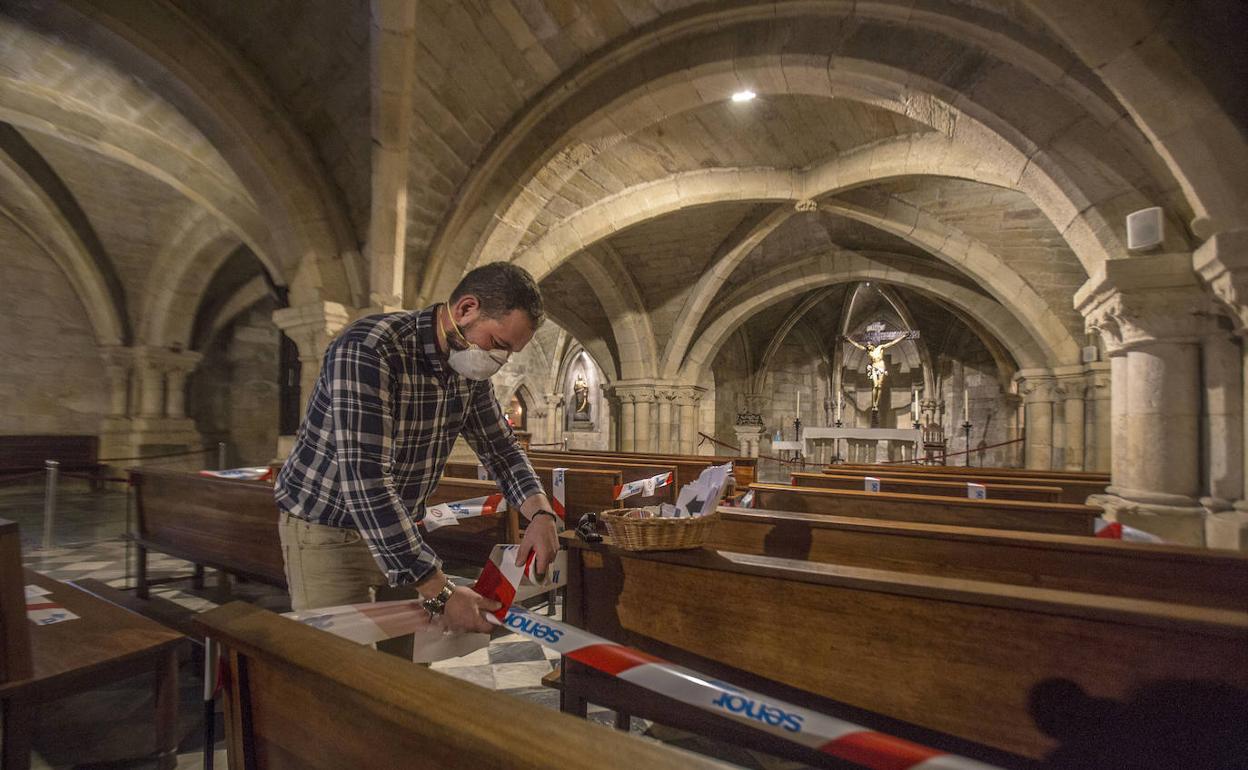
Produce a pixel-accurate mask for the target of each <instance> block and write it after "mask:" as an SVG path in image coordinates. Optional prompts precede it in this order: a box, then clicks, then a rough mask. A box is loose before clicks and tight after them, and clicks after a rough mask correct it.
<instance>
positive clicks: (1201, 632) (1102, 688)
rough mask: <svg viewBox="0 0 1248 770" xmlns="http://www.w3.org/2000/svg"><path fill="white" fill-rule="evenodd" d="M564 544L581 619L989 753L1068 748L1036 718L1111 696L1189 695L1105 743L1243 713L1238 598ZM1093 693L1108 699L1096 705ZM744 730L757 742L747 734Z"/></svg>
mask: <svg viewBox="0 0 1248 770" xmlns="http://www.w3.org/2000/svg"><path fill="white" fill-rule="evenodd" d="M567 542H568V544H569V564H568V567H569V581H570V582H569V585H568V603H567V608H566V617H567V619H568V620H569V621H570V622H571V623H572V624H573V625H575V626H578V627H580V628H583V629H585V630H587V631H589V632H591V633H594V634H597V635H599V636H602V637H605V638H607V639H610V640H612V641H615V642H619V643H622V644H628V645H632V646H635V647H638V648H640V649H642V650H643V651H645V652H648V653H651V654H653V655H657V656H660V657H663V658H666V659H669V660H672V661H674V662H676V663H680V664H683V665H687V666H689V667H691V668H693V669H695V670H697V671H699V672H701V673H703V674H706V675H709V676H712V677H715V678H718V679H721V680H724V681H727V682H730V683H732V684H734V685H737V686H742V687H748V688H751V689H756V690H759V691H761V692H763V693H766V694H769V695H772V696H774V697H778V698H783V699H785V700H788V701H790V702H793V703H796V704H797V705H800V706H805V707H808V708H811V709H814V710H816V711H820V712H823V713H828V714H831V715H833V716H840V717H843V718H849V719H851V720H852V721H856V722H859V723H862V724H866V725H867V726H870V727H873V728H875V729H880V730H883V731H885V732H890V733H894V734H898V735H900V736H901V737H906V738H911V739H912V740H917V741H919V742H921V743H926V744H929V745H934V746H936V747H938V748H943V749H946V750H953V751H957V752H959V753H964V754H972V755H974V756H976V757H977V758H981V759H986V760H988V761H996V760H999V759H1000V758H1001V755H1000V754H996V755H994V754H993V752H1008V753H1009V754H1012V755H1017V756H1022V757H1027V758H1040V757H1043V756H1044V755H1046V754H1047V753H1048V752H1050V751H1052V750H1054V749H1055V748H1056V747H1057V746H1058V741H1057V740H1054V738H1053V737H1051V736H1049V735H1046V734H1045V732H1044V727H1043V726H1048V727H1050V729H1056V728H1058V727H1060V726H1061V725H1074V726H1076V729H1083V730H1085V731H1087V732H1089V733H1091V732H1092V731H1094V730H1095V729H1096V728H1097V727H1098V725H1097V724H1096V722H1097V721H1098V720H1099V719H1102V718H1103V717H1104V715H1105V714H1107V713H1113V712H1111V711H1110V710H1109V708H1107V706H1108V703H1107V702H1106V701H1112V702H1118V701H1126V702H1128V704H1129V703H1130V702H1132V701H1133V699H1135V698H1137V697H1147V696H1148V695H1149V694H1150V693H1152V692H1154V691H1155V690H1156V688H1163V689H1164V688H1167V687H1169V688H1172V689H1176V690H1177V691H1178V692H1179V693H1180V694H1181V695H1182V696H1184V697H1182V698H1179V699H1177V700H1176V702H1175V703H1174V704H1173V706H1172V709H1173V713H1167V714H1165V715H1164V721H1162V722H1161V723H1158V724H1153V723H1149V724H1138V725H1123V726H1121V729H1120V730H1119V731H1118V732H1113V731H1109V732H1107V733H1106V734H1105V735H1104V737H1103V738H1104V740H1105V741H1108V742H1109V743H1108V744H1106V745H1105V746H1101V747H1100V748H1108V749H1109V750H1110V751H1114V750H1116V749H1118V748H1119V744H1121V746H1120V747H1121V749H1122V750H1124V751H1125V750H1130V749H1131V748H1132V747H1133V746H1134V745H1137V744H1140V743H1142V742H1145V738H1146V737H1147V738H1148V739H1149V740H1148V741H1147V745H1148V747H1149V749H1151V750H1158V749H1159V747H1165V741H1164V738H1165V737H1167V736H1158V735H1157V734H1156V733H1157V732H1158V731H1159V730H1165V731H1167V733H1168V735H1173V736H1175V739H1176V740H1178V741H1179V742H1181V743H1183V746H1182V747H1180V748H1182V749H1185V750H1188V751H1190V750H1191V746H1190V745H1188V744H1187V743H1186V739H1188V738H1189V736H1194V735H1204V733H1201V730H1202V729H1208V725H1206V720H1215V721H1218V722H1219V723H1220V724H1221V725H1226V724H1232V725H1234V724H1238V720H1239V719H1240V718H1241V716H1242V715H1239V714H1236V715H1235V716H1232V717H1226V716H1225V713H1224V712H1225V710H1226V709H1228V708H1231V709H1233V708H1235V707H1236V703H1237V702H1238V701H1236V700H1235V698H1234V697H1231V699H1230V700H1231V702H1230V703H1229V704H1228V703H1227V702H1225V701H1224V700H1223V699H1224V698H1225V697H1226V694H1225V693H1222V692H1218V691H1217V688H1218V687H1229V688H1233V693H1238V694H1241V695H1242V693H1244V691H1245V690H1248V613H1245V612H1242V611H1239V612H1236V611H1230V610H1221V609H1209V608H1195V607H1188V606H1183V605H1176V604H1166V603H1161V602H1149V601H1142V600H1138V599H1122V598H1116V597H1105V596H1097V595H1091V594H1081V593H1074V592H1067V591H1055V590H1051V589H1041V588H1022V587H1019V586H1013V585H1004V584H1000V583H986V582H980V581H971V580H956V579H949V578H939V577H932V576H929V575H916V574H904V573H899V572H894V571H887V570H871V569H863V568H859V567H845V566H839V565H829V564H815V563H811V562H805V561H795V560H786V559H775V558H771V557H766V556H751V555H744V554H732V553H729V552H715V551H710V550H695V551H680V552H666V553H662V552H645V553H637V552H625V551H620V550H618V549H614V548H611V547H609V546H608V545H607V544H602V545H589V544H585V543H582V542H578V541H576V540H575V539H574V538H568V539H567ZM563 679H564V681H563V687H564V699H565V708H566V710H569V711H573V712H579V711H581V710H582V709H583V707H584V703H585V701H586V700H587V699H588V700H592V701H593V702H595V703H598V704H600V705H603V706H606V707H608V708H614V709H617V710H620V711H623V712H625V713H629V714H633V715H636V716H641V717H644V718H648V719H654V720H655V721H658V722H662V723H667V724H671V725H673V726H676V727H680V728H684V729H701V728H702V727H703V726H704V725H705V724H706V719H704V718H703V716H702V715H701V714H694V713H691V712H692V711H693V710H692V709H689V708H688V707H679V706H673V705H672V704H671V703H670V702H665V701H662V700H661V699H658V698H655V697H653V696H652V695H651V694H650V693H648V692H645V691H642V690H639V689H638V688H636V687H635V686H632V685H629V684H628V683H626V682H621V681H618V680H611V679H610V678H608V677H606V676H604V675H601V674H597V673H595V672H593V671H592V670H591V669H588V668H586V667H585V666H582V665H580V664H578V663H576V662H575V661H571V660H567V659H565V669H564V675H563ZM1211 688H1212V689H1213V690H1214V692H1213V694H1212V696H1211V695H1210V690H1211ZM1206 697H1213V702H1205V701H1204V700H1203V699H1204V698H1206ZM1094 698H1095V699H1105V701H1098V702H1095V704H1092V705H1095V708H1093V707H1092V705H1090V704H1091V702H1092V701H1093V699H1094ZM1193 702H1198V703H1200V707H1201V708H1200V709H1192V708H1191V707H1192V704H1193ZM873 715H874V716H873ZM1213 729H1214V730H1215V732H1213V733H1212V735H1210V736H1208V737H1210V738H1212V737H1213V736H1216V735H1217V733H1216V730H1217V729H1219V728H1217V727H1214V728H1213ZM1223 729H1224V728H1223ZM1188 730H1190V731H1191V732H1187V731H1188ZM737 738H738V740H739V741H740V742H742V743H744V744H745V745H747V746H751V747H753V748H761V746H760V745H758V744H757V743H756V739H755V737H754V734H753V733H749V734H743V733H741V732H740V731H738V733H737ZM1193 740H1195V738H1193ZM975 745H981V746H983V747H987V748H986V749H984V751H985V752H986V755H985V754H980V753H979V752H978V751H977V750H976V749H975ZM1240 748H1242V747H1240ZM1231 750H1232V751H1235V750H1237V749H1231ZM785 754H786V755H788V756H792V754H790V753H789V752H785ZM1106 756H1110V754H1106ZM794 758H797V759H805V757H801V756H794ZM1007 764H1008V765H1010V766H1013V765H1016V764H1017V763H1007ZM1089 766H1092V765H1089ZM1173 766H1179V765H1173Z"/></svg>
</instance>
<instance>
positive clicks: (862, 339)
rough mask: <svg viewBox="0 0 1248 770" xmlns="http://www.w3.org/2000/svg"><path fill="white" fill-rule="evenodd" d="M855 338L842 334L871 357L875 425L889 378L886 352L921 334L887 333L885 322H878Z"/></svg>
mask: <svg viewBox="0 0 1248 770" xmlns="http://www.w3.org/2000/svg"><path fill="white" fill-rule="evenodd" d="M855 336H856V337H857V338H858V339H854V337H851V336H849V335H845V334H842V335H841V339H842V340H844V341H845V342H848V343H849V344H851V345H853V346H854V347H856V348H858V349H859V350H863V351H866V353H867V355H868V356H869V357H870V362H869V363H868V364H867V376H868V377H870V378H871V411H872V412H873V413H875V415H876V416H873V419H872V423H875V422H876V420H877V419H878V414H879V411H880V393H881V391H882V390H883V388H884V378H885V377H887V376H888V367H887V366H885V365H884V351H885V350H888V349H889V348H891V347H892V346H893V345H896V344H897V343H899V342H901V341H902V340H913V339H918V337H919V333H918V332H916V331H906V332H887V331H884V322H883V321H876V322H875V323H873V324H869V325H868V326H867V328H866V331H865V332H864V333H863V334H859V335H855Z"/></svg>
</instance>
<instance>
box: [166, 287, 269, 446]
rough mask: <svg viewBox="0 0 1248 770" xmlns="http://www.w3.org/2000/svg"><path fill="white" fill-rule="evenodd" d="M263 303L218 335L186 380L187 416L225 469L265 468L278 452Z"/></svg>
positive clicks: (266, 313) (266, 309) (266, 307)
mask: <svg viewBox="0 0 1248 770" xmlns="http://www.w3.org/2000/svg"><path fill="white" fill-rule="evenodd" d="M274 309H275V305H274V304H273V302H272V300H269V299H265V300H262V301H261V302H258V303H256V304H255V305H253V306H252V307H251V309H250V310H248V311H246V312H244V313H243V314H242V315H240V316H239V317H238V318H237V319H235V320H234V322H233V323H231V324H230V325H228V326H226V327H224V328H223V329H222V330H221V331H220V332H218V333H217V334H216V335H215V336H214V337H213V339H212V340H211V341H210V342H209V344H208V345H207V346H206V347H205V349H204V350H203V351H202V352H203V354H204V359H203V361H202V362H201V363H200V365H199V368H198V369H197V370H196V371H195V374H194V375H192V377H191V384H190V397H189V399H188V401H187V404H188V409H187V412H188V413H189V414H190V416H191V417H192V418H194V420H195V423H196V426H197V427H198V428H199V430H200V432H201V433H203V435H204V438H205V439H206V440H208V441H210V442H216V441H225V442H227V443H228V445H229V450H228V457H227V459H228V463H227V464H228V465H230V466H243V465H265V464H267V463H268V462H269V461H270V460H272V459H273V457H274V455H275V454H276V453H277V434H278V384H277V376H278V353H279V333H278V330H277V327H276V326H274V325H273V321H272V320H270V316H271V314H272V312H273V310H274Z"/></svg>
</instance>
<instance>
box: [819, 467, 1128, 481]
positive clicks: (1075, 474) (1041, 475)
mask: <svg viewBox="0 0 1248 770" xmlns="http://www.w3.org/2000/svg"><path fill="white" fill-rule="evenodd" d="M842 469H843V470H853V471H854V472H858V471H862V472H863V473H870V474H871V475H875V474H874V471H889V470H896V471H905V472H908V473H909V472H916V471H918V472H923V473H937V474H939V473H949V474H953V475H955V476H961V475H965V474H968V473H972V474H978V475H980V476H985V477H992V478H1016V477H1021V478H1033V479H1054V480H1058V479H1074V480H1077V481H1089V482H1102V483H1104V484H1108V483H1109V474H1108V473H1100V472H1094V471H1045V470H1037V469H1035V468H994V467H992V466H988V465H984V466H969V467H968V466H965V465H919V464H914V463H889V464H887V465H882V464H879V463H838V464H834V465H829V466H826V468H825V470H831V471H836V472H840V470H842Z"/></svg>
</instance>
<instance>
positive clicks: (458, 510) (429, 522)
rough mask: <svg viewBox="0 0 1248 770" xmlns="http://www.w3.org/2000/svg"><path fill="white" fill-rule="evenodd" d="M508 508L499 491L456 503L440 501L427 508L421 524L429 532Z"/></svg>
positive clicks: (491, 514)
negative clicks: (461, 520)
mask: <svg viewBox="0 0 1248 770" xmlns="http://www.w3.org/2000/svg"><path fill="white" fill-rule="evenodd" d="M505 510H507V503H506V502H505V501H504V500H503V496H502V494H501V493H499V492H495V493H494V494H492V495H486V496H485V497H474V498H472V499H470V500H459V501H458V502H454V503H438V504H437V505H431V506H429V507H428V508H426V509H425V518H424V519H422V520H421V522H420V523H421V524H424V525H425V529H426V530H427V531H429V532H432V531H434V530H435V529H438V528H439V527H452V526H455V525H456V524H459V520H460V519H471V518H474V517H476V516H493V515H494V514H496V513H499V512H500V511H505Z"/></svg>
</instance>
